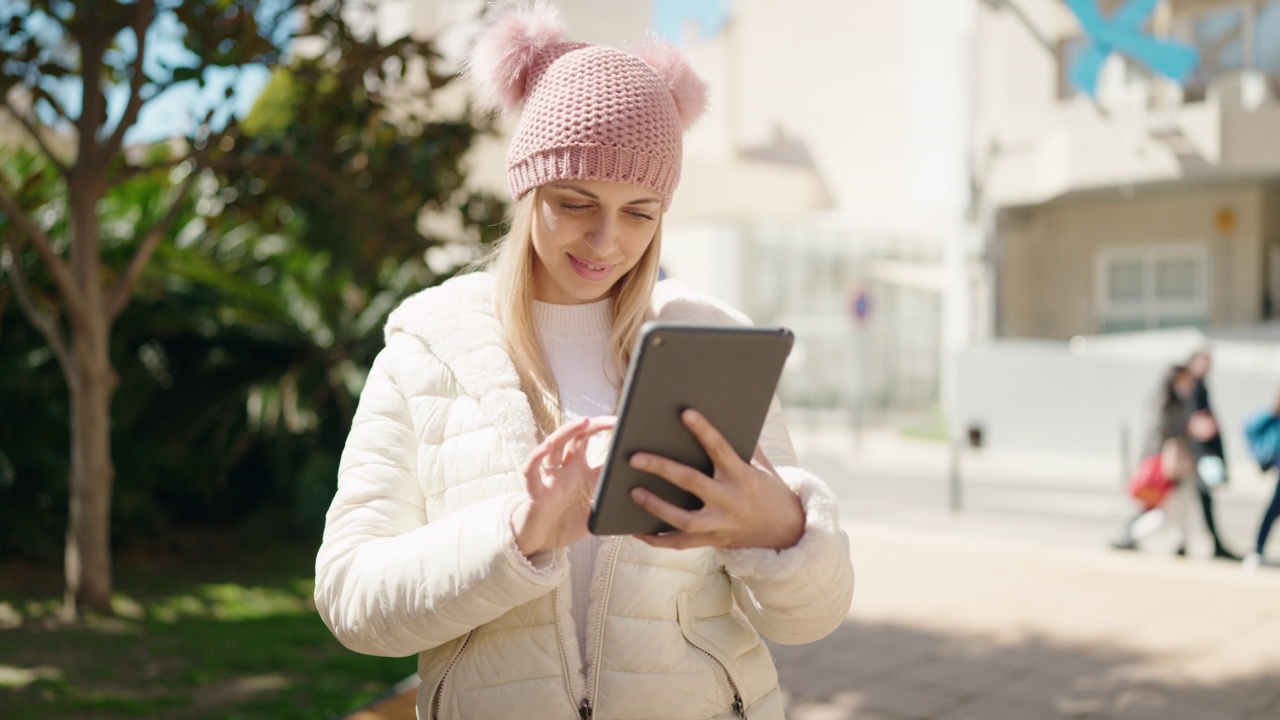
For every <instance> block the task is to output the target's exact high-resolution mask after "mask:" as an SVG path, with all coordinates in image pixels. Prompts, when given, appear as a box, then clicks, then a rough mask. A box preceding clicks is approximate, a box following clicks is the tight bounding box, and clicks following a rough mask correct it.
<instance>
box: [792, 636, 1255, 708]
mask: <svg viewBox="0 0 1280 720" xmlns="http://www.w3.org/2000/svg"><path fill="white" fill-rule="evenodd" d="M1177 631H1178V629H1177V628H1174V627H1171V628H1169V632H1170V633H1176V632H1177ZM770 649H771V651H772V652H773V653H774V657H775V658H776V660H777V665H778V673H779V676H780V679H781V683H782V687H783V690H784V692H785V693H786V695H787V698H788V707H789V708H790V712H789V717H790V718H792V720H844V719H849V720H853V719H854V718H856V719H857V720H908V719H910V720H1044V719H1053V718H1076V719H1081V720H1084V719H1088V720H1120V719H1124V720H1146V719H1147V718H1150V719H1152V720H1154V719H1155V718H1160V719H1161V720H1280V671H1278V670H1277V669H1276V667H1274V666H1272V667H1269V668H1263V669H1261V671H1260V672H1258V673H1257V674H1255V675H1246V676H1243V677H1239V676H1237V677H1235V678H1233V679H1230V680H1228V681H1223V682H1215V683H1206V682H1204V681H1199V682H1197V681H1195V680H1194V679H1190V678H1189V677H1188V675H1187V674H1186V673H1183V672H1180V671H1179V667H1178V664H1177V663H1176V662H1174V660H1175V659H1170V661H1168V662H1163V661H1162V660H1161V659H1160V658H1153V657H1152V656H1150V655H1144V654H1142V653H1136V652H1133V651H1129V650H1119V649H1110V648H1106V647H1098V646H1096V645H1091V646H1083V645H1072V644H1065V643H1062V642H1058V641H1055V640H1053V639H1050V638H1046V637H1043V636H1027V637H1024V638H1020V639H1016V640H995V639H993V638H991V637H989V636H981V635H977V636H969V637H964V636H959V635H947V634H942V633H934V632H930V631H927V630H921V629H919V628H911V627H903V626H895V625H886V624H868V623H862V622H857V621H853V620H850V621H847V622H846V623H845V624H844V625H843V626H841V627H840V628H839V629H838V630H836V631H835V632H834V633H832V634H831V635H830V636H828V637H827V638H825V639H823V640H821V641H818V642H816V643H811V644H808V645H801V646H790V647H788V646H779V645H776V644H772V643H771V644H770Z"/></svg>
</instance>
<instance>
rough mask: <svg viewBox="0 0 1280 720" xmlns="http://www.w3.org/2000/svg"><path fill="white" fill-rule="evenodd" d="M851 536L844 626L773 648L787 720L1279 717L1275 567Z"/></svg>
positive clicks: (921, 535) (875, 531)
mask: <svg viewBox="0 0 1280 720" xmlns="http://www.w3.org/2000/svg"><path fill="white" fill-rule="evenodd" d="M849 531H850V536H851V538H852V540H853V554H854V567H855V569H856V570H857V572H858V587H857V590H856V592H855V597H854V604H853V608H852V610H851V612H850V615H849V621H848V622H847V623H846V624H845V625H844V626H843V627H842V628H840V629H839V630H838V631H837V632H836V633H834V634H833V635H832V636H831V637H828V638H827V639H825V640H822V641H820V642H818V643H814V644H811V645H807V646H801V647H777V648H775V653H776V656H777V659H778V669H779V674H780V675H781V677H782V683H783V687H784V689H785V690H786V691H787V693H788V695H789V698H790V707H791V713H790V717H792V718H793V719H794V720H841V719H844V718H857V719H858V720H906V719H908V718H911V719H919V720H1015V719H1016V720H1041V719H1046V718H1048V719H1051V718H1089V719H1091V720H1094V719H1096V720H1102V719H1116V720H1119V719H1122V718H1123V719H1125V720H1145V719H1146V718H1152V719H1154V718H1160V719H1161V720H1280V571H1276V570H1262V571H1259V572H1257V573H1254V574H1246V573H1244V572H1243V571H1242V570H1241V569H1240V567H1239V566H1238V565H1234V564H1224V563H1213V562H1204V561H1196V560H1190V561H1188V560H1181V561H1179V560H1174V559H1173V558H1166V557H1161V556H1155V555H1152V554H1125V553H1110V552H1107V551H1103V550H1090V549H1075V548H1063V547H1049V546H1045V545H1041V544H1035V545H1029V544H1022V543H1013V542H1010V541H1008V540H1005V539H989V538H980V537H973V536H961V535H957V534H956V533H954V532H948V531H945V530H937V531H922V530H919V529H911V528H905V527H901V526H889V525H875V524H869V523H860V524H859V525H857V526H856V527H850V528H849Z"/></svg>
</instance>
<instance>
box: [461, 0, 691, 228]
mask: <svg viewBox="0 0 1280 720" xmlns="http://www.w3.org/2000/svg"><path fill="white" fill-rule="evenodd" d="M564 32H565V30H564V25H563V23H562V22H561V20H560V16H559V14H558V13H557V11H556V10H555V8H554V7H552V6H551V5H550V4H549V3H548V2H547V1H546V0H533V2H529V1H528V0H526V1H525V2H522V3H521V4H518V5H515V6H508V7H505V8H503V9H498V10H494V11H492V12H491V13H490V14H489V16H488V17H487V18H486V25H485V27H484V29H483V30H482V31H481V32H480V35H479V36H478V38H477V40H476V43H475V45H473V46H472V49H471V53H470V55H469V57H468V59H467V65H466V70H465V72H466V74H467V75H468V76H469V79H470V80H471V82H472V84H473V85H474V86H475V89H476V95H477V97H476V101H477V104H478V105H480V106H484V107H487V108H488V109H500V110H503V111H508V112H510V111H513V110H515V109H517V108H520V119H519V121H518V122H517V124H516V127H515V130H514V133H513V135H512V138H511V143H510V145H509V146H508V148H507V180H508V183H509V184H510V186H511V194H512V196H513V197H515V198H521V197H524V196H525V195H526V194H527V193H529V192H530V191H531V190H533V189H534V188H537V187H539V186H541V185H545V184H547V183H550V182H555V181H558V180H567V179H579V180H607V181H612V182H620V183H626V184H631V185H639V186H641V187H646V188H649V189H651V190H653V191H654V192H656V193H657V194H659V195H661V196H662V203H663V207H664V208H666V207H668V206H670V204H671V198H672V194H673V193H674V191H675V188H676V184H677V183H678V182H679V180H680V166H681V159H682V155H683V140H682V135H683V134H684V130H686V129H687V128H688V127H689V126H690V125H692V124H693V123H694V122H695V121H696V120H697V119H698V117H699V116H701V115H702V113H703V110H704V109H705V108H706V103H707V88H706V85H705V84H704V83H703V82H702V80H701V79H699V78H698V76H697V74H695V73H694V71H693V68H692V67H690V65H689V63H688V62H687V61H686V60H685V59H684V57H683V56H682V55H681V53H680V51H679V50H678V49H676V48H675V47H674V46H672V45H669V44H666V43H662V42H650V43H649V44H648V45H647V46H645V47H643V48H641V49H639V50H638V51H636V52H634V53H631V52H627V51H624V50H619V49H616V48H610V47H606V46H603V45H593V44H590V43H581V42H572V41H569V40H566V39H564V38H563V35H564Z"/></svg>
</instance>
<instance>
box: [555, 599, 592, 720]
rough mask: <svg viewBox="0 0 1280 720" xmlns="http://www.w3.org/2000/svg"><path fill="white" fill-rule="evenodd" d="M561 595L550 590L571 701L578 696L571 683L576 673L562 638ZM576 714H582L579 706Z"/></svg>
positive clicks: (567, 647)
mask: <svg viewBox="0 0 1280 720" xmlns="http://www.w3.org/2000/svg"><path fill="white" fill-rule="evenodd" d="M561 597H562V594H561V592H560V588H556V589H555V590H554V591H552V604H553V606H554V607H553V608H552V611H553V612H554V613H555V616H556V641H557V642H559V643H560V660H561V662H563V663H564V678H565V682H566V683H567V684H568V686H569V700H570V701H573V700H576V699H577V698H578V689H577V688H576V687H574V683H573V676H574V675H576V674H577V673H575V672H574V671H573V668H571V667H569V646H568V645H567V644H566V643H565V640H564V622H563V620H562V618H561V617H560V603H561ZM578 714H579V715H582V710H581V707H579V710H578ZM587 717H588V718H589V717H590V715H589V714H588V715H587Z"/></svg>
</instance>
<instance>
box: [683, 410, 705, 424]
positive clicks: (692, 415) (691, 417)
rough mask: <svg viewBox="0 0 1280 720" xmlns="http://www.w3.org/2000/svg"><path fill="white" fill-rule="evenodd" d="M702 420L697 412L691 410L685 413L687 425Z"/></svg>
mask: <svg viewBox="0 0 1280 720" xmlns="http://www.w3.org/2000/svg"><path fill="white" fill-rule="evenodd" d="M701 419H702V416H701V415H699V414H698V411H697V410H693V409H689V410H685V411H684V421H685V422H687V423H694V422H698V421H699V420H701Z"/></svg>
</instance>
